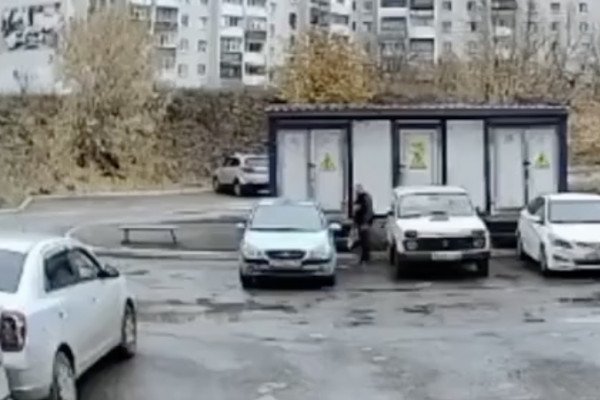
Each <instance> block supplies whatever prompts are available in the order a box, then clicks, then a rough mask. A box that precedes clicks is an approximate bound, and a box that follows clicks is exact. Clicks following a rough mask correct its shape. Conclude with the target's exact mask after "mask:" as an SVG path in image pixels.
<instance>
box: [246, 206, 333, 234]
mask: <svg viewBox="0 0 600 400" xmlns="http://www.w3.org/2000/svg"><path fill="white" fill-rule="evenodd" d="M322 229H323V220H322V218H321V214H320V213H319V210H317V208H315V207H314V206H305V205H287V204H286V205H268V206H259V207H257V208H256V211H255V212H254V215H253V217H252V221H251V223H250V230H261V231H262V230H269V231H270V230H277V231H307V232H315V231H320V230H322Z"/></svg>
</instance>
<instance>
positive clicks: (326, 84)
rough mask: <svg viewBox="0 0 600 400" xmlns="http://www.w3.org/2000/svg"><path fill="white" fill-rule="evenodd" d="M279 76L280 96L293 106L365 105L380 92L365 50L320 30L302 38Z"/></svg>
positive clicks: (278, 72)
mask: <svg viewBox="0 0 600 400" xmlns="http://www.w3.org/2000/svg"><path fill="white" fill-rule="evenodd" d="M276 72H277V83H278V89H279V93H280V96H281V98H283V99H285V100H286V101H288V102H291V103H327V102H331V103H362V102H366V101H369V100H371V99H372V98H373V97H374V95H375V93H376V92H377V89H378V76H377V74H376V71H375V68H374V66H373V64H372V62H371V61H370V60H369V58H368V56H367V54H366V53H365V51H364V49H363V47H362V46H360V44H358V43H355V42H353V41H351V40H348V39H347V38H344V37H341V36H337V35H332V34H330V33H328V32H326V31H323V30H320V29H314V30H310V31H308V32H306V33H303V34H300V35H298V39H297V40H296V43H295V44H294V46H293V47H292V48H291V49H290V51H289V55H288V58H287V59H286V61H285V62H284V65H283V66H282V67H281V68H279V69H278V70H277V71H276Z"/></svg>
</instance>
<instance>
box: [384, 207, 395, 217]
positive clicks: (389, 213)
mask: <svg viewBox="0 0 600 400" xmlns="http://www.w3.org/2000/svg"><path fill="white" fill-rule="evenodd" d="M386 215H387V216H388V217H392V216H394V210H391V209H390V210H388V212H387V213H386Z"/></svg>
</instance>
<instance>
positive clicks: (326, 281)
mask: <svg viewBox="0 0 600 400" xmlns="http://www.w3.org/2000/svg"><path fill="white" fill-rule="evenodd" d="M335 283H336V276H335V274H333V275H331V276H327V277H325V278H323V286H326V287H334V286H335Z"/></svg>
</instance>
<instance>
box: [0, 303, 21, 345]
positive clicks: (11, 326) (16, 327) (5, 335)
mask: <svg viewBox="0 0 600 400" xmlns="http://www.w3.org/2000/svg"><path fill="white" fill-rule="evenodd" d="M26 328H27V322H26V320H25V315H23V314H21V313H20V312H17V311H5V312H3V313H2V317H1V319H0V343H1V344H2V350H3V351H21V350H23V347H24V346H25V337H26V334H27V329H26Z"/></svg>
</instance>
